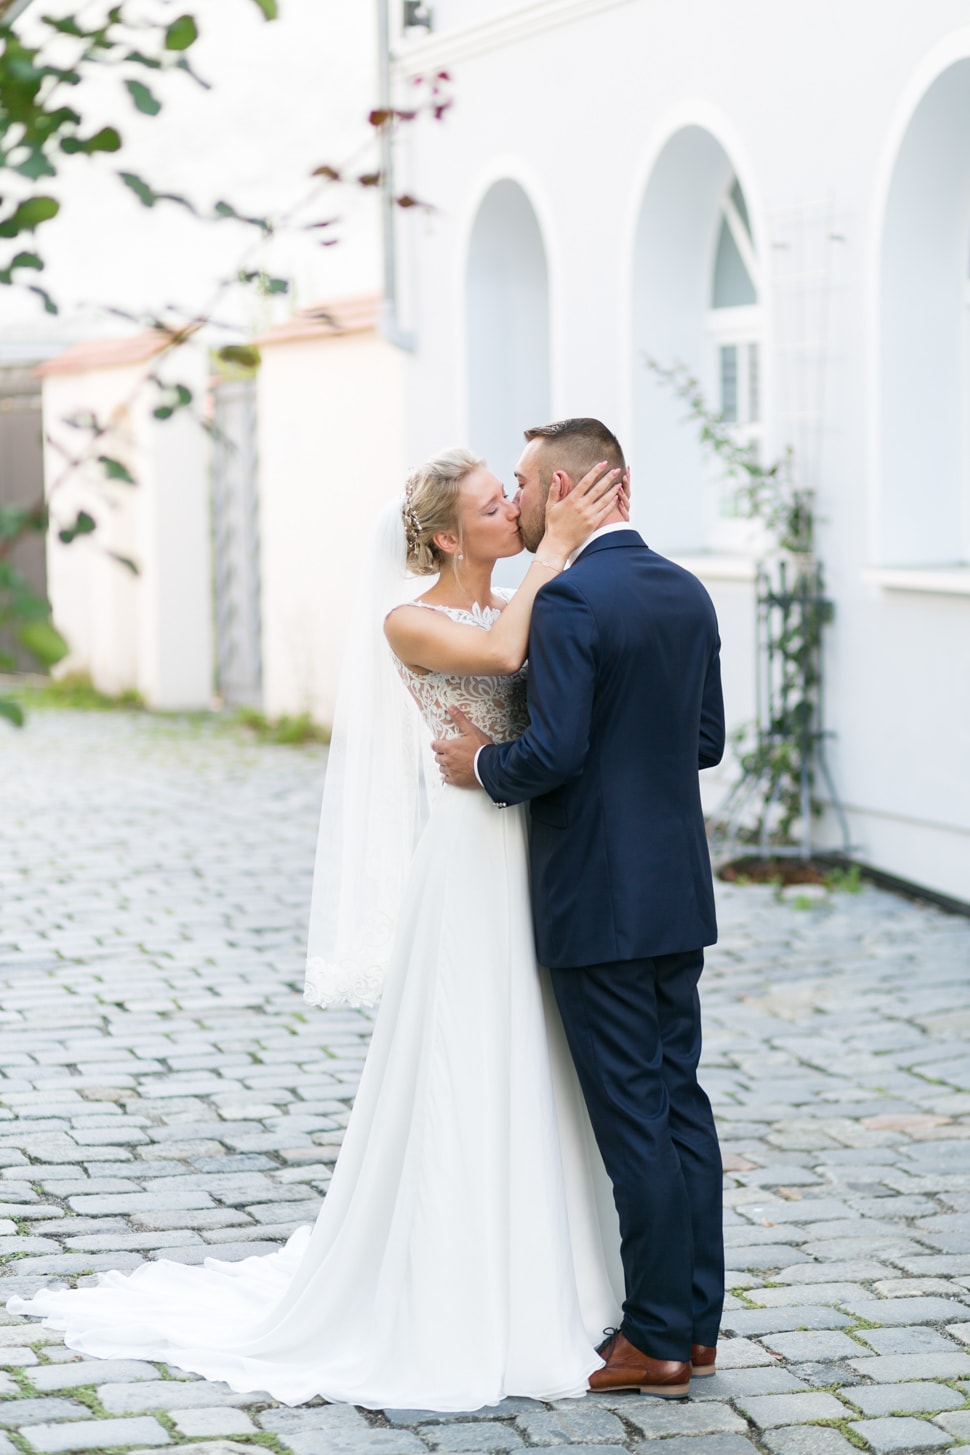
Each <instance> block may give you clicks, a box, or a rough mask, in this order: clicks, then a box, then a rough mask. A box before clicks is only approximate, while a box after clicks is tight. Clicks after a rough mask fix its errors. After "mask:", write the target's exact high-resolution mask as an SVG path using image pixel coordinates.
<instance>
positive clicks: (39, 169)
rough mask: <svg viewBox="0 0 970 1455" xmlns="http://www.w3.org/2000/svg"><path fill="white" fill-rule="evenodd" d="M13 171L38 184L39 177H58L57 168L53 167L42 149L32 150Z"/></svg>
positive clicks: (35, 148)
mask: <svg viewBox="0 0 970 1455" xmlns="http://www.w3.org/2000/svg"><path fill="white" fill-rule="evenodd" d="M11 170H12V171H14V172H16V173H18V175H19V176H21V177H26V178H28V180H29V181H31V182H36V181H37V180H38V178H39V177H56V176H57V170H56V168H55V167H53V166H51V163H50V162H49V161H48V159H47V157H46V156H45V155H44V153H43V151H42V150H41V148H40V147H34V148H32V150H31V152H30V154H29V156H27V157H26V158H25V159H24V161H22V162H20V163H19V165H17V166H16V167H13V168H12V169H11Z"/></svg>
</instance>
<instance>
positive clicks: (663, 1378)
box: [589, 1333, 690, 1399]
mask: <svg viewBox="0 0 970 1455" xmlns="http://www.w3.org/2000/svg"><path fill="white" fill-rule="evenodd" d="M599 1352H600V1353H601V1354H602V1355H603V1357H604V1358H605V1359H606V1363H605V1364H604V1366H603V1368H602V1369H594V1370H593V1372H592V1374H591V1375H590V1376H589V1387H590V1389H591V1390H606V1389H609V1390H613V1389H638V1390H639V1391H640V1393H641V1394H655V1395H659V1396H660V1397H661V1399H683V1397H684V1395H685V1394H689V1393H690V1365H689V1364H687V1363H685V1362H683V1361H682V1360H677V1359H652V1358H651V1357H650V1355H649V1354H641V1352H640V1350H639V1349H636V1348H634V1346H633V1345H632V1344H631V1343H630V1341H629V1339H627V1338H626V1337H625V1336H624V1335H623V1334H621V1333H616V1334H613V1335H612V1336H611V1337H610V1338H609V1339H608V1340H607V1341H606V1343H605V1344H601V1345H600V1349H599Z"/></svg>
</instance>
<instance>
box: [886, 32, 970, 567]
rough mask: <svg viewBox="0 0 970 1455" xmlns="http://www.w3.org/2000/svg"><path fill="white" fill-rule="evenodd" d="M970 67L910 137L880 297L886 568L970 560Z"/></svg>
mask: <svg viewBox="0 0 970 1455" xmlns="http://www.w3.org/2000/svg"><path fill="white" fill-rule="evenodd" d="M968 255H970V60H964V61H959V62H957V63H956V64H955V65H952V66H950V67H949V69H948V70H946V71H944V72H943V74H942V75H941V76H939V77H938V78H937V80H936V81H934V83H933V84H932V85H931V86H930V87H929V89H928V90H927V92H926V94H925V95H924V97H923V99H922V100H921V102H920V103H919V105H918V106H917V108H916V110H915V112H914V113H913V117H912V119H911V121H910V123H909V126H908V127H907V129H906V132H905V134H904V136H903V140H902V143H901V144H900V147H899V151H898V153H897V156H896V161H895V165H894V167H893V172H892V177H891V181H890V185H889V191H888V195H887V200H886V210H885V216H884V224H883V236H882V249H881V259H880V262H881V266H880V280H879V282H880V287H879V318H878V326H879V339H880V350H879V404H880V428H879V439H880V448H879V456H878V478H877V482H876V483H877V490H878V500H879V513H878V528H879V541H878V552H879V561H878V564H880V565H883V566H913V567H920V566H922V567H926V566H950V565H958V564H965V563H967V562H968V561H970V285H968V267H967V265H968Z"/></svg>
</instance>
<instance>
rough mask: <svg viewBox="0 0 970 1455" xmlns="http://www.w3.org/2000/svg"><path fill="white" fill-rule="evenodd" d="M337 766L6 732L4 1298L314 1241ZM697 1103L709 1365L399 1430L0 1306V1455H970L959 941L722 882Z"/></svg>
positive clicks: (884, 907) (422, 1417) (426, 1420)
mask: <svg viewBox="0 0 970 1455" xmlns="http://www.w3.org/2000/svg"><path fill="white" fill-rule="evenodd" d="M323 767H324V758H323V755H322V753H321V751H320V750H316V749H305V750H304V749H298V750H294V749H289V748H268V747H257V746H254V745H250V744H249V743H247V742H245V741H244V740H243V739H242V738H238V737H234V736H232V734H231V733H229V732H227V731H226V730H225V729H220V730H213V729H212V728H211V727H206V726H199V725H198V724H193V723H187V724H179V723H174V722H169V721H165V720H159V719H151V718H147V717H139V716H126V715H121V716H110V717H98V716H87V715H84V714H65V713H47V712H38V713H36V714H35V716H34V717H33V719H32V721H31V724H30V726H29V728H28V730H27V731H26V732H24V733H23V734H19V735H18V734H15V733H14V732H13V731H6V732H2V733H0V986H2V996H0V1004H2V1016H0V1031H2V1054H0V1070H2V1076H0V1254H2V1255H3V1256H4V1273H5V1275H6V1276H5V1280H4V1282H3V1283H2V1284H0V1293H2V1292H3V1290H6V1292H7V1293H13V1292H14V1291H31V1290H33V1289H35V1288H36V1287H37V1286H38V1285H40V1284H42V1283H46V1282H49V1281H51V1280H61V1281H71V1280H74V1279H78V1280H85V1279H88V1278H90V1277H91V1276H92V1275H93V1273H94V1272H95V1271H96V1270H98V1269H104V1268H133V1267H135V1266H136V1265H137V1264H138V1263H139V1262H140V1261H141V1260H142V1259H144V1258H159V1257H163V1258H173V1259H178V1260H181V1261H184V1262H198V1261H200V1260H201V1259H203V1258H205V1257H206V1256H210V1255H216V1256H220V1257H224V1258H239V1257H244V1256H247V1255H249V1254H252V1253H256V1252H260V1251H263V1250H266V1251H268V1250H270V1249H272V1248H274V1247H276V1246H277V1244H278V1242H279V1241H280V1240H281V1239H282V1238H284V1237H285V1236H286V1235H287V1234H288V1233H289V1232H290V1231H291V1230H292V1229H293V1228H295V1227H297V1226H298V1225H299V1224H301V1223H303V1222H305V1221H307V1220H308V1219H311V1218H312V1217H313V1216H314V1214H315V1212H316V1210H317V1208H318V1206H319V1203H320V1199H321V1198H322V1196H323V1195H324V1194H325V1192H326V1189H327V1181H328V1178H329V1176H330V1168H331V1165H332V1163H333V1159H334V1157H335V1156H336V1152H337V1147H338V1145H339V1142H340V1138H341V1135H342V1129H343V1127H344V1126H345V1124H346V1120H347V1116H348V1107H349V1105H350V1101H351V1098H352V1096H353V1093H354V1087H355V1084H356V1081H357V1076H358V1072H359V1068H360V1064H361V1061H362V1058H363V1056H364V1054H365V1051H366V1047H367V1038H368V1032H369V1028H370V1022H369V1020H368V1017H367V1016H366V1015H365V1014H363V1013H360V1012H340V1013H337V1012H326V1013H324V1012H320V1011H312V1010H310V1009H308V1008H307V1007H305V1006H304V1005H303V1003H302V1001H301V999H300V994H299V982H300V974H301V949H302V936H303V929H304V918H305V911H306V904H307V896H308V892H309V886H310V871H311V863H312V853H313V844H314V836H315V830H316V814H317V807H318V802H319V794H320V784H321V779H322V772H323ZM721 922H722V931H723V933H722V939H721V943H720V945H719V946H718V947H717V948H716V950H715V951H713V952H712V953H711V955H710V959H709V969H708V972H707V974H706V977H705V984H706V1028H707V1037H706V1052H705V1061H706V1067H707V1070H706V1082H707V1085H708V1087H709V1089H710V1091H711V1093H712V1095H713V1098H714V1102H715V1106H716V1110H717V1112H718V1116H719V1119H720V1126H721V1132H722V1137H723V1144H724V1153H725V1163H726V1184H727V1213H726V1219H725V1221H726V1236H727V1241H728V1247H729V1258H728V1264H729V1267H730V1268H732V1269H733V1270H734V1271H733V1272H732V1273H731V1274H730V1276H729V1280H728V1282H729V1286H730V1288H731V1289H732V1293H731V1295H730V1296H729V1298H728V1308H727V1313H726V1315H725V1321H724V1331H723V1334H724V1336H723V1338H722V1341H721V1345H720V1351H719V1364H720V1372H719V1373H718V1374H717V1375H716V1376H715V1377H714V1378H712V1379H705V1380H695V1382H694V1390H693V1393H692V1396H691V1398H690V1399H689V1400H686V1401H676V1402H671V1403H665V1402H662V1401H659V1400H651V1399H641V1398H639V1397H638V1396H636V1395H632V1396H628V1395H620V1396H614V1397H612V1398H603V1397H590V1398H588V1399H586V1400H584V1401H563V1402H561V1403H559V1404H556V1405H542V1404H539V1403H535V1402H532V1401H528V1400H509V1401H507V1402H506V1403H505V1404H504V1405H502V1406H500V1407H499V1408H497V1409H493V1410H488V1411H486V1412H484V1413H481V1412H479V1413H478V1414H477V1415H458V1416H436V1415H431V1414H428V1413H426V1412H425V1413H422V1412H421V1411H416V1410H411V1411H396V1412H395V1411H389V1412H387V1414H386V1415H380V1414H376V1415H375V1414H370V1413H363V1412H361V1411H357V1410H353V1409H349V1408H345V1407H341V1406H326V1405H323V1404H317V1405H311V1406H304V1407H301V1408H299V1409H285V1408H281V1407H279V1406H277V1405H275V1404H274V1403H273V1402H272V1401H270V1400H268V1399H267V1398H266V1397H265V1396H264V1397H260V1396H259V1395H234V1394H232V1393H231V1392H230V1391H229V1390H228V1389H227V1388H226V1387H225V1386H222V1385H214V1384H210V1383H207V1382H205V1381H202V1380H197V1379H194V1378H191V1377H186V1376H185V1375H183V1374H181V1373H180V1372H179V1371H177V1370H170V1369H167V1368H165V1367H163V1366H155V1365H152V1364H147V1363H139V1362H136V1361H107V1360H105V1361H98V1360H85V1359H83V1358H82V1357H81V1356H77V1355H75V1354H73V1353H72V1351H70V1350H68V1349H65V1347H64V1346H63V1344H62V1343H61V1342H60V1340H59V1337H58V1336H57V1335H54V1334H51V1333H49V1332H46V1331H44V1330H42V1329H41V1328H40V1327H39V1325H37V1324H36V1323H35V1322H33V1321H29V1320H21V1319H15V1318H13V1317H11V1316H10V1315H9V1314H6V1313H3V1312H2V1311H0V1455H15V1452H16V1451H19V1452H21V1455H31V1452H50V1455H57V1452H61V1451H64V1452H73V1451H78V1452H83V1451H91V1450H112V1451H114V1450H118V1449H131V1450H139V1451H142V1450H156V1449H161V1448H163V1447H168V1446H174V1445H178V1446H179V1447H180V1450H181V1455H245V1451H246V1450H247V1449H250V1448H251V1446H252V1444H253V1442H256V1443H257V1444H261V1445H263V1446H266V1447H268V1448H270V1449H272V1450H275V1451H277V1452H280V1455H285V1452H287V1451H292V1452H293V1455H421V1452H425V1451H447V1452H463V1451H468V1452H471V1451H481V1452H501V1451H512V1450H520V1449H523V1448H534V1447H540V1448H544V1449H545V1450H546V1451H552V1450H568V1451H570V1452H571V1455H592V1452H596V1455H620V1452H623V1451H641V1450H643V1449H645V1448H647V1447H650V1446H652V1447H654V1448H655V1449H656V1450H657V1452H658V1455H742V1452H743V1455H750V1452H754V1451H762V1452H771V1455H836V1452H844V1451H849V1450H850V1449H852V1448H853V1447H855V1448H859V1449H869V1450H872V1451H876V1452H888V1451H923V1450H937V1449H952V1448H954V1447H955V1446H957V1445H959V1444H960V1443H961V1442H963V1441H970V1399H968V1395H970V1159H968V1156H967V1150H968V1144H967V1140H966V1139H967V1138H968V1136H970V1122H968V1113H970V1056H968V1051H970V1044H968V1041H970V974H968V972H970V922H967V921H965V920H961V919H959V918H951V917H947V916H945V915H943V914H941V913H939V912H937V911H935V910H933V909H930V908H926V907H921V906H917V905H914V904H910V903H907V902H905V901H902V900H900V899H897V898H894V897H892V896H889V895H887V894H884V893H881V892H879V891H876V890H874V889H869V888H866V889H863V890H862V892H860V893H857V894H850V893H847V892H846V891H844V890H841V891H836V892H833V893H832V894H831V895H830V896H828V897H827V898H825V899H824V900H821V901H815V900H810V901H803V900H801V899H800V898H798V897H797V896H796V897H794V898H789V899H788V900H782V901H779V900H778V899H776V897H775V895H774V892H773V891H772V890H770V889H766V888H760V887H759V888H754V887H747V888H742V887H733V888H730V889H725V888H722V890H721Z"/></svg>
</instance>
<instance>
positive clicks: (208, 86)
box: [175, 56, 212, 91]
mask: <svg viewBox="0 0 970 1455" xmlns="http://www.w3.org/2000/svg"><path fill="white" fill-rule="evenodd" d="M175 69H176V70H177V71H184V72H185V74H186V75H187V76H191V77H192V80H193V81H194V82H195V84H196V85H197V86H201V87H202V89H203V91H211V90H212V83H211V81H207V80H206V79H205V77H204V76H200V75H199V73H198V71H194V70H193V69H192V67H191V65H190V64H189V58H188V56H180V57H179V59H178V60H177V61H176V62H175Z"/></svg>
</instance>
